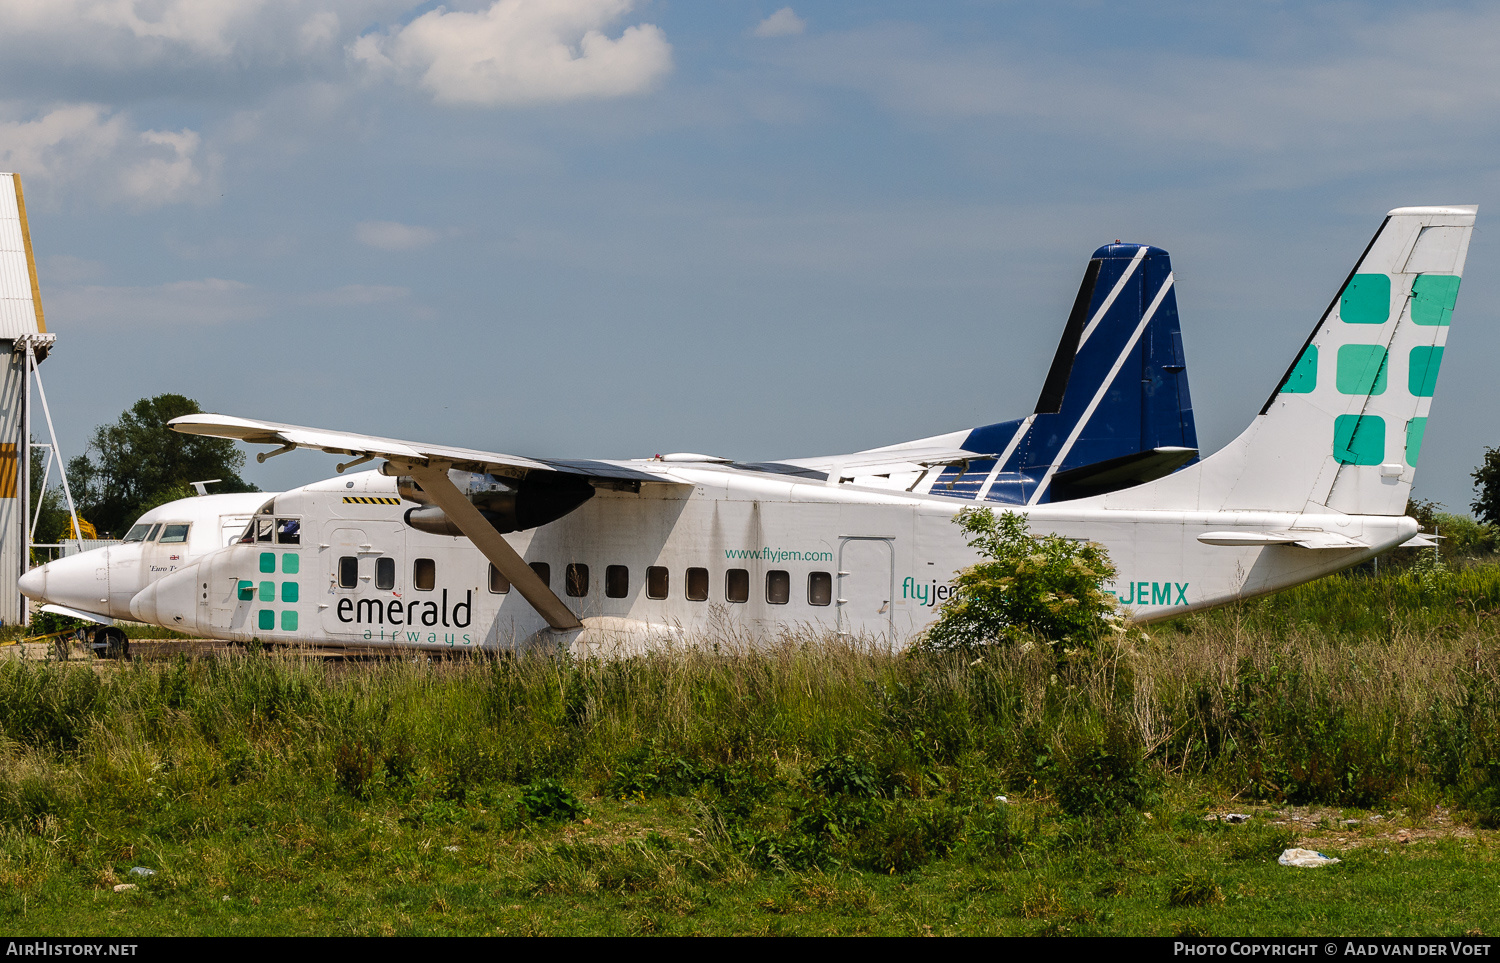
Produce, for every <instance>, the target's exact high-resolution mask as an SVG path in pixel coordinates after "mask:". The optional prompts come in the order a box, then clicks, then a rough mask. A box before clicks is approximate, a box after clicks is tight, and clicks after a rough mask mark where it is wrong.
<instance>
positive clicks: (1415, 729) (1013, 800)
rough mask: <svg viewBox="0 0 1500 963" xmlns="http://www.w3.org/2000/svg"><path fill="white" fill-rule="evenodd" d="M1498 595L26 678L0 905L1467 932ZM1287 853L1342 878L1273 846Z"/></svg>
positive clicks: (1400, 590)
mask: <svg viewBox="0 0 1500 963" xmlns="http://www.w3.org/2000/svg"><path fill="white" fill-rule="evenodd" d="M1497 612H1500V570H1496V569H1493V568H1481V569H1474V570H1471V571H1467V572H1460V573H1448V572H1428V573H1426V574H1422V573H1408V574H1404V575H1398V576H1391V577H1387V578H1382V579H1379V580H1376V579H1371V578H1367V577H1361V576H1352V577H1334V578H1330V579H1325V580H1323V581H1322V582H1319V583H1315V584H1313V585H1310V586H1305V587H1303V588H1301V589H1298V590H1295V591H1292V592H1287V593H1283V594H1282V595H1279V596H1276V597H1274V598H1270V599H1265V600H1259V601H1254V602H1249V603H1244V604H1242V605H1239V606H1236V607H1233V608H1229V609H1225V610H1222V611H1218V612H1214V613H1210V614H1206V615H1200V616H1193V617H1189V618H1184V619H1181V620H1178V621H1176V622H1174V623H1168V624H1163V625H1158V626H1151V627H1149V628H1148V632H1149V638H1148V639H1145V640H1142V641H1140V642H1138V643H1137V644H1135V645H1134V646H1133V647H1131V648H1129V649H1126V648H1122V647H1115V648H1111V649H1108V650H1106V651H1103V652H1101V653H1100V654H1099V655H1098V656H1097V657H1095V658H1093V659H1089V660H1078V659H1075V660H1072V661H1067V662H1064V663H1062V664H1060V663H1059V661H1058V660H1057V659H1056V658H1055V657H1054V655H1053V654H1052V653H1051V652H1050V650H1049V649H1048V648H1047V647H1045V646H1037V647H1034V648H1032V649H1030V650H1029V651H1026V652H1020V651H1017V650H1010V651H1004V652H992V653H988V654H986V655H985V657H984V658H982V659H974V660H967V659H964V658H961V657H958V656H953V655H945V656H939V655H932V654H892V653H881V652H870V651H861V650H859V649H857V648H851V647H847V646H839V645H837V644H833V643H830V642H828V641H827V640H821V639H811V638H800V637H795V636H793V637H788V638H785V639H781V640H778V641H776V642H775V643H768V644H766V645H764V646H763V647H760V648H756V649H747V648H744V647H742V646H739V645H734V644H730V643H729V641H727V640H721V641H720V644H719V645H718V646H717V648H716V647H714V646H712V645H706V646H705V647H703V648H699V649H696V650H693V651H688V652H682V653H676V654H668V655H661V656H654V657H650V658H643V659H637V660H631V661H622V662H613V663H570V662H567V661H563V660H558V659H550V658H542V657H527V658H521V659H497V660H480V659H473V660H463V661H451V662H429V661H426V660H425V659H422V660H411V659H410V658H409V657H408V659H406V660H395V659H393V660H390V661H385V662H371V663H343V664H340V663H324V662H322V661H318V660H312V659H306V658H302V657H299V656H297V655H296V654H278V655H269V656H268V655H264V654H254V655H251V654H240V653H232V654H218V655H215V656H214V657H211V658H198V659H189V658H186V657H180V656H179V657H176V658H174V659H171V660H167V661H150V660H137V661H136V662H134V663H132V664H125V665H119V666H114V665H109V664H104V663H83V664H80V663H62V664H59V663H26V662H19V661H11V662H6V663H3V664H0V739H3V745H0V918H3V920H4V922H5V924H6V926H7V929H8V930H9V931H10V932H13V933H16V934H18V935H24V934H56V935H68V934H78V935H83V934H88V935H116V934H133V935H157V934H202V935H229V934H266V935H271V934H330V935H343V934H360V935H363V934H368V935H379V934H412V935H428V934H558V935H561V934H653V933H662V934H690V933H705V934H740V933H743V934H825V933H829V934H832V933H851V934H853V933H859V934H918V935H919V934H926V933H934V934H965V935H967V934H1039V933H1057V934H1069V935H1104V934H1148V935H1161V936H1171V935H1174V934H1208V935H1265V934H1314V935H1327V934H1345V933H1347V934H1362V935H1363V934H1369V935H1380V934H1395V935H1429V934H1430V935H1448V936H1452V935H1462V934H1465V933H1472V932H1480V931H1483V930H1484V928H1485V927H1486V926H1487V925H1488V926H1493V924H1492V923H1490V922H1489V921H1492V920H1494V919H1496V918H1500V896H1497V895H1496V893H1495V888H1494V886H1493V885H1492V880H1493V878H1494V875H1493V872H1494V867H1493V865H1492V862H1493V860H1494V854H1495V848H1496V847H1497V845H1500V840H1496V839H1494V838H1492V835H1491V832H1490V830H1489V828H1488V827H1490V826H1493V825H1497V824H1500V687H1497V685H1496V681H1497V680H1496V674H1497V671H1500V635H1497V632H1496V627H1495V618H1496V613H1497ZM997 796H1004V797H1006V801H1005V802H1000V801H997V798H996V797H997ZM1222 812H1236V813H1246V814H1250V815H1251V816H1252V819H1251V820H1250V821H1249V822H1247V823H1245V824H1243V825H1229V824H1227V823H1224V822H1221V821H1217V820H1210V819H1207V818H1205V817H1208V816H1212V815H1216V814H1219V813H1222ZM1377 817H1378V818H1377ZM1348 820H1357V821H1358V822H1357V824H1350V823H1347V822H1346V821H1348ZM1293 845H1305V846H1309V848H1316V849H1319V850H1321V851H1323V852H1325V853H1328V854H1329V855H1334V856H1338V857H1340V858H1341V859H1342V862H1340V863H1338V864H1336V865H1333V866H1329V867H1325V868H1320V869H1290V868H1286V867H1281V866H1278V865H1277V864H1276V862H1275V857H1276V856H1277V854H1279V853H1280V852H1281V850H1282V849H1284V848H1286V847H1288V846H1293ZM136 867H140V868H142V869H144V870H150V871H151V872H150V873H149V874H139V873H134V872H132V870H133V869H134V868H136ZM132 884H133V885H134V887H135V888H134V889H129V890H125V891H121V892H117V891H116V887H117V886H120V885H127V886H128V885H132Z"/></svg>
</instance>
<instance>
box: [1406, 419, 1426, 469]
mask: <svg viewBox="0 0 1500 963" xmlns="http://www.w3.org/2000/svg"><path fill="white" fill-rule="evenodd" d="M1426 431H1427V419H1426V418H1413V419H1412V420H1411V421H1408V422H1407V423H1406V463H1407V464H1408V465H1410V466H1412V467H1413V468H1415V467H1417V458H1418V456H1420V455H1421V454H1422V435H1423V434H1424V433H1425V432H1426Z"/></svg>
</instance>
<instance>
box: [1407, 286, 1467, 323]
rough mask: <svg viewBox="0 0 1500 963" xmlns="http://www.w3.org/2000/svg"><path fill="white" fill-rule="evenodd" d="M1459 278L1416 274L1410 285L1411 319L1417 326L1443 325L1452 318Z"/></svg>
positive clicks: (1456, 299)
mask: <svg viewBox="0 0 1500 963" xmlns="http://www.w3.org/2000/svg"><path fill="white" fill-rule="evenodd" d="M1458 282H1459V278H1458V277H1456V276H1454V275H1452V274H1418V275H1417V279H1416V280H1415V281H1413V282H1412V285H1411V319H1412V321H1413V322H1415V323H1417V324H1426V325H1443V324H1447V323H1448V321H1449V320H1450V319H1451V318H1452V316H1453V305H1454V303H1455V302H1456V301H1458Z"/></svg>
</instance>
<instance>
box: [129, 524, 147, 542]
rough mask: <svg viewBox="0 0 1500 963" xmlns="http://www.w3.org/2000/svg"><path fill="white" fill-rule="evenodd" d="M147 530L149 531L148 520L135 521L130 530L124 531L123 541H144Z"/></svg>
mask: <svg viewBox="0 0 1500 963" xmlns="http://www.w3.org/2000/svg"><path fill="white" fill-rule="evenodd" d="M149 531H151V525H150V523H149V522H136V523H135V524H134V525H132V526H130V531H128V532H126V533H125V541H127V542H144V541H145V540H146V533H147V532H149Z"/></svg>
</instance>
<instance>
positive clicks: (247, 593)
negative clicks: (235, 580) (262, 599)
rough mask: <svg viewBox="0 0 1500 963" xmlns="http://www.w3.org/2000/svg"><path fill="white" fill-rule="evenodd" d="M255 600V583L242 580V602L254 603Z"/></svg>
mask: <svg viewBox="0 0 1500 963" xmlns="http://www.w3.org/2000/svg"><path fill="white" fill-rule="evenodd" d="M254 600H255V583H254V582H251V581H249V580H248V579H241V580H240V601H241V602H253V601H254Z"/></svg>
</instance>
